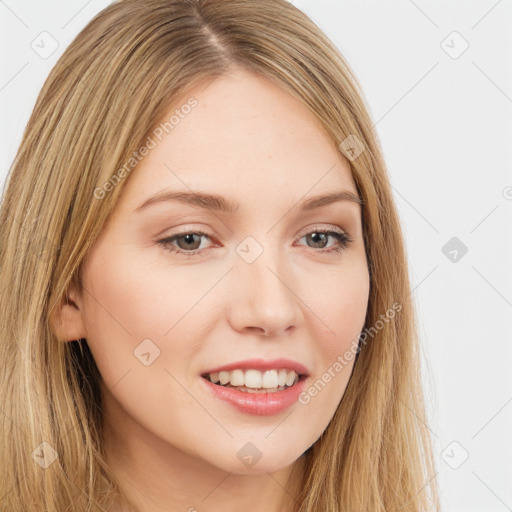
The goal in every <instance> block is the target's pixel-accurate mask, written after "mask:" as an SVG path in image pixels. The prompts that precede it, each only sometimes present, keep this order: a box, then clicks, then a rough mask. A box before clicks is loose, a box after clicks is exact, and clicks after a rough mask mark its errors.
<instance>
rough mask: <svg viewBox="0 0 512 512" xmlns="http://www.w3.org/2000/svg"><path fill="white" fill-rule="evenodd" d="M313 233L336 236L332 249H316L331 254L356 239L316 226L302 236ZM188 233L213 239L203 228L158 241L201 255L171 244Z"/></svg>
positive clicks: (168, 248)
mask: <svg viewBox="0 0 512 512" xmlns="http://www.w3.org/2000/svg"><path fill="white" fill-rule="evenodd" d="M313 233H322V234H326V235H332V236H333V237H334V238H336V239H337V240H338V244H336V245H335V246H334V247H332V248H330V249H319V250H317V251H316V252H320V253H329V254H330V253H341V252H342V251H344V250H345V249H346V248H347V247H348V246H349V245H350V244H351V243H352V242H353V241H354V240H353V239H352V238H351V237H350V235H349V234H348V233H342V232H339V231H334V230H332V229H325V228H318V229H316V228H315V229H313V230H312V231H309V232H308V233H306V234H305V235H303V236H301V237H300V238H304V237H305V236H307V235H311V234H313ZM186 235H199V236H206V237H207V238H210V239H211V237H210V235H209V234H208V233H206V232H204V231H201V230H195V231H184V232H183V233H177V234H176V235H173V236H170V237H166V238H163V239H161V240H158V242H157V243H159V244H160V245H162V246H163V247H164V248H165V250H166V251H169V252H171V253H174V254H182V255H184V256H188V257H191V256H198V255H200V254H201V252H202V251H200V250H199V251H198V250H197V249H195V251H194V252H192V251H181V250H179V249H177V248H176V247H175V246H173V245H170V244H171V243H172V242H173V241H174V240H176V239H177V238H181V237H184V236H186ZM299 240H300V239H299ZM311 249H314V247H311Z"/></svg>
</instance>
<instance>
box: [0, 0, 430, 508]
mask: <svg viewBox="0 0 512 512" xmlns="http://www.w3.org/2000/svg"><path fill="white" fill-rule="evenodd" d="M232 66H237V67H241V68H244V69H246V70H250V71H252V72H255V73H258V74H259V75H262V76H264V77H267V78H268V79H270V80H273V81H274V82H275V83H277V84H278V85H279V86H280V87H282V88H283V89H285V90H286V91H288V92H289V93H290V94H291V95H293V96H294V97H295V98H297V99H298V100H300V101H301V102H302V103H303V104H304V105H305V106H306V107H307V108H308V109H309V110H310V111H311V112H312V113H313V114H314V115H315V116H316V118H318V120H319V121H320V122H321V123H322V125H323V126H324V127H325V129H326V130H327V132H328V133H329V134H330V136H331V138H332V143H333V146H334V147H335V148H336V149H337V150H338V147H341V148H346V146H344V143H345V142H344V141H347V140H351V141H358V143H359V144H360V147H361V148H364V150H363V152H362V153H361V154H360V155H359V156H358V157H357V158H351V159H350V158H349V161H350V165H351V169H352V173H353V178H354V181H355V183H356V186H357V188H358V191H359V194H360V197H361V198H362V200H363V205H362V221H363V231H364V239H365V245H366V251H367V260H368V265H369V269H370V298H369V303H368V312H367V318H366V323H365V328H368V329H372V328H373V331H371V332H372V336H371V339H366V340H364V343H361V345H360V350H359V352H358V354H357V357H356V363H355V365H354V369H353V373H352V376H351V379H350V381H349V384H348V387H347V389H346V392H345V394H344V396H343V399H342V401H341V403H340V405H339V407H338V409H337V411H336V413H335V415H334V417H333V418H332V420H331V422H330V424H329V425H328V427H327V428H326V430H325V431H324V433H323V434H322V435H321V437H320V438H319V439H318V440H317V441H316V442H315V443H314V445H313V446H312V447H311V448H310V449H309V450H308V452H307V453H306V455H305V457H306V465H305V472H304V480H303V485H302V486H301V491H300V495H299V496H296V509H297V511H300V512H319V511H323V512H341V511H354V512H355V511H365V512H368V511H372V512H384V511H385V512H394V511H399V510H400V511H401V512H419V511H424V510H427V509H429V510H430V509H432V510H438V509H439V505H438V495H437V489H436V480H435V478H434V463H433V457H432V447H431V440H430V437H429V432H428V431H427V427H426V426H425V424H424V423H423V420H424V418H425V410H424V402H423V392H422V387H421V380H420V353H419V351H418V339H417V328H416V323H415V322H416V320H415V312H414V304H413V302H412V299H411V295H410V293H411V290H410V283H409V277H408V264H407V259H406V252H405V247H404V242H403V236H402V232H401V228H400V224H399V220H398V216H397V212H396V208H395V205H394V202H393V198H392V194H391V190H390V185H389V180H388V176H387V170H386V166H385V163H384V160H383V156H382V153H381V149H380V143H379V141H378V137H377V135H376V133H375V131H374V128H373V126H372V122H371V119H370V116H369V113H368V108H367V106H366V104H365V100H364V96H363V93H362V91H361V87H360V84H359V82H358V81H357V79H356V78H355V77H354V75H353V73H352V71H351V70H350V68H349V67H348V65H347V63H346V62H345V61H344V59H343V57H342V55H341V54H340V53H339V51H338V50H337V49H336V47H335V46H334V45H333V44H332V42H330V41H329V39H328V38H327V37H326V36H325V35H324V34H323V33H322V32H321V30H320V29H319V28H318V27H317V26H316V25H315V24H314V23H313V22H312V21H311V20H310V19H309V18H308V17H307V16H306V15H305V14H304V13H302V12H301V11H300V10H299V9H297V8H295V7H294V6H293V5H292V4H290V3H288V2H287V1H286V0H258V1H249V0H230V1H225V0H224V1H223V0H124V1H120V2H117V3H113V4H111V5H110V6H109V7H107V8H106V9H104V10H103V11H101V12H100V13H99V14H98V15H97V16H96V17H95V18H94V19H93V20H92V21H91V22H90V23H89V24H88V25H87V26H86V27H85V28H84V29H83V30H82V32H81V33H80V34H79V35H78V36H77V37H76V39H75V40H74V41H73V42H72V43H71V45H70V46H69V47H68V48H67V50H66V51H65V52H64V54H63V55H62V57H61V58H60V59H59V61H58V62H57V64H56V65H55V67H54V68H53V70H52V71H51V73H50V75H49V77H48V79H47V80H46V82H45V84H44V86H43V88H42V90H41V92H40V94H39V97H38V99H37V102H36V105H35V107H34V110H33V113H32V115H31V117H30V120H29V122H28V124H27V127H26V130H25V132H24V135H23V140H22V142H21V146H20V148H19V151H18V153H17V155H16V157H15V159H14V162H13V164H12V166H11V169H10V171H9V175H8V182H7V187H6V189H5V191H4V196H3V199H2V205H1V209H0V286H1V293H0V333H1V342H0V359H1V361H2V364H1V366H0V368H1V370H0V372H1V373H0V384H1V390H2V391H1V398H0V400H1V401H0V407H1V412H2V414H0V425H1V427H0V429H1V430H0V467H1V478H0V509H1V510H10V511H12V512H18V511H19V512H27V511H32V510H37V511H39V510H41V511H42V510H45V511H56V512H64V511H69V512H84V511H86V510H87V511H96V512H99V511H101V510H107V509H108V508H109V506H110V505H111V503H112V502H113V499H114V496H115V494H116V493H117V492H118V487H117V482H116V479H115V477H114V475H113V474H111V471H110V469H109V466H108V464H107V463H106V461H105V458H104V451H103V447H102V443H101V439H102V411H101V394H100V393H99V385H98V383H99V381H100V378H101V376H100V375H99V372H98V370H97V367H96V365H95V363H94V360H93V359H92V356H91V354H90V352H89V351H88V349H87V344H86V343H82V344H78V342H71V343H63V342H62V341H59V340H58V339H57V337H56V335H55V333H54V332H53V330H52V328H51V325H52V323H51V318H53V316H52V315H53V313H54V312H55V310H56V308H57V306H58V305H59V304H61V303H62V302H63V301H65V300H66V296H67V290H68V287H69V285H70V283H74V284H76V285H77V286H78V287H79V289H81V287H80V284H81V283H80V275H81V274H80V271H81V268H82V264H83V262H84V259H85V258H86V256H87V254H88V251H89V249H90V248H91V247H92V245H93V244H94V242H95V240H96V238H97V237H98V235H99V234H100V232H101V230H102V227H103V226H104V224H105V222H106V221H107V219H108V218H109V216H110V214H111V213H112V211H113V209H114V207H115V204H116V200H117V198H118V196H119V194H120V193H121V191H122V189H123V187H124V185H125V183H126V181H127V180H126V179H125V180H122V181H120V182H119V184H117V186H115V187H113V188H112V190H111V191H110V192H109V193H108V194H105V197H103V198H102V199H101V200H98V199H97V197H96V196H95V195H94V193H95V191H96V190H97V189H98V187H102V184H105V183H106V182H107V181H109V179H110V178H111V177H112V176H113V175H114V174H115V173H116V171H117V170H118V169H119V168H120V167H121V166H122V165H123V164H124V163H125V162H126V161H127V160H129V158H130V156H131V155H132V154H133V152H134V151H136V150H137V149H138V148H140V147H141V145H142V144H143V142H144V141H145V140H146V139H147V137H148V134H149V133H151V130H153V129H154V127H155V126H156V124H157V123H158V122H159V121H160V119H161V116H162V113H163V112H165V111H166V109H167V108H169V106H170V105H171V104H172V102H173V101H174V99H175V98H176V97H177V95H179V94H183V93H184V92H186V91H187V90H188V89H189V88H191V87H193V86H195V85H196V84H198V83H200V82H201V81H204V80H206V81H207V80H211V79H213V78H215V77H218V76H220V75H222V74H223V73H225V72H227V71H229V69H230V68H231V67H232ZM349 136H350V137H351V139H347V137H349ZM340 143H341V146H340ZM361 144H362V145H361ZM344 154H345V156H347V157H348V156H350V155H348V154H347V152H346V151H345V152H344ZM351 154H352V155H353V153H351ZM128 179H129V178H128ZM395 303H399V304H400V305H401V308H400V312H399V313H397V314H396V315H394V316H393V317H392V318H388V320H387V321H386V322H382V314H384V313H385V312H386V311H388V310H389V309H390V307H391V306H392V304H395ZM378 322H380V324H381V327H380V328H378V329H376V328H375V325H376V324H378Z"/></svg>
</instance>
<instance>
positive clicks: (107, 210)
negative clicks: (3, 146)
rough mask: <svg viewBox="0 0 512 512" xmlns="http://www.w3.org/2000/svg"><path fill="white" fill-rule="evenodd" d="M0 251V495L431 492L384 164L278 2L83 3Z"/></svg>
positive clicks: (365, 119)
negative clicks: (83, 17)
mask: <svg viewBox="0 0 512 512" xmlns="http://www.w3.org/2000/svg"><path fill="white" fill-rule="evenodd" d="M0 247H1V249H0V263H1V266H0V272H1V274H0V277H1V283H2V292H1V295H0V322H1V324H0V327H1V332H2V340H1V345H0V347H1V348H0V350H1V356H2V358H3V361H4V363H3V365H2V373H1V376H2V395H1V396H2V399H1V400H2V401H1V408H2V411H3V413H4V414H3V415H2V420H1V421H2V423H1V428H2V430H1V436H0V438H1V441H0V446H1V452H0V463H1V467H2V472H3V474H2V479H1V484H0V485H1V487H0V496H1V497H0V509H2V510H12V511H28V510H30V511H31V510H38V511H39V510H52V511H58V512H61V511H62V512H64V511H77V512H78V511H84V510H89V511H102V510H108V511H111V512H119V511H123V512H125V511H132V510H137V511H138V510H144V511H154V512H160V511H164V510H165V511H169V510H188V511H194V510H198V511H213V510H224V511H229V510H235V509H236V510H239V509H243V507H245V509H247V510H251V511H252V512H255V511H256V512H259V511H260V510H261V511H263V510H265V511H274V510H275V511H278V510H279V511H289V512H291V511H294V512H295V511H300V512H306V511H307V512H313V511H315V512H316V511H329V512H332V511H342V510H343V511H347V510H351V511H356V510H357V511H363V510H364V511H370V510H371V511H386V512H389V511H398V510H401V511H403V512H406V511H411V512H412V511H415V512H418V511H423V510H427V509H434V510H438V498H437V493H436V487H435V479H433V475H434V469H433V462H432V454H431V448H430V440H429V437H428V432H427V431H426V427H425V426H424V423H423V421H422V418H424V414H425V412H424V408H423V402H422V391H421V387H420V377H419V360H418V357H419V356H418V352H417V338H416V327H415V323H414V310H413V305H412V302H411V298H410V285H409V280H408V271H407V260H406V254H405V250H404V244H403V239H402V234H401V230H400V225H399V221H398V218H397V214H396V209H395V205H394V203H393V199H392V195H391V192H390V185H389V182H388V177H387V173H386V168H385V163H384V161H383V158H382V154H381V151H380V149H379V143H378V140H377V137H376V134H375V133H374V131H373V129H372V123H371V120H370V117H369V115H368V111H367V108H366V106H365V104H364V101H363V94H362V92H361V90H360V86H359V84H358V82H357V80H356V79H355V78H354V76H353V75H352V73H351V71H350V69H349V67H348V66H347V64H346V63H345V61H344V60H343V58H342V56H341V55H340V53H339V52H338V50H337V49H336V48H335V47H334V46H333V44H332V43H331V42H330V41H329V40H328V39H327V38H326V36H325V35H324V34H323V33H322V32H321V31H320V30H319V28H318V27H317V26H316V25H315V24H314V23H313V22H312V21H311V20H310V19H308V18H307V16H306V15H304V14H303V13H302V12H301V11H299V10H298V9H297V8H295V7H294V6H293V5H291V4H289V3H288V2H286V1H284V0H277V1H276V0H259V1H258V2H248V1H246V0H232V1H230V2H223V1H221V0H142V1H141V0H125V1H121V2H117V3H115V4H112V5H110V6H109V7H108V8H106V9H105V10H103V11H102V12H101V13H99V14H98V15H97V16H96V17H95V18H94V19H93V20H92V21H91V22H90V23H89V25H88V26H87V27H85V29H84V30H83V31H82V32H81V33H80V34H79V35H78V36H77V38H76V39H75V41H73V43H72V44H71V45H70V46H69V48H68V49H67V50H66V51H65V53H64V54H63V56H62V57H61V59H60V60H59V61H58V63H57V65H56V66H55V68H54V69H53V70H52V72H51V73H50V76H49V77H48V79H47V81H46V83H45V85H44V87H43V89H42V91H41V93H40V96H39V98H38V101H37V104H36V106H35V108H34V112H33V114H32V116H31V118H30V120H29V123H28V126H27V129H26V131H25V134H24V137H23V140H22V143H21V147H20V149H19V152H18V154H17V156H16V158H15V161H14V163H13V166H12V168H11V171H10V176H9V181H8V186H7V188H6V192H5V195H4V197H3V202H2V206H1V211H0Z"/></svg>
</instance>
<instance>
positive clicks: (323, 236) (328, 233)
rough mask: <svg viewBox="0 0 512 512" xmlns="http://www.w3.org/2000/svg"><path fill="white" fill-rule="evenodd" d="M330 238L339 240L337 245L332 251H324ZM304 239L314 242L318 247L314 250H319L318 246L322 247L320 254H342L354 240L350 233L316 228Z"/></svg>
mask: <svg viewBox="0 0 512 512" xmlns="http://www.w3.org/2000/svg"><path fill="white" fill-rule="evenodd" d="M329 237H333V238H335V239H336V240H337V243H336V244H335V245H334V246H333V247H331V248H330V249H324V247H325V246H326V245H327V240H328V239H329ZM302 238H306V239H308V240H312V241H313V244H315V245H316V247H314V248H318V245H320V247H319V248H320V249H322V250H321V251H319V252H326V253H331V252H335V253H340V252H342V251H343V250H345V249H346V248H347V247H348V246H349V245H350V244H351V243H352V242H353V240H352V238H350V235H349V234H348V233H344V232H342V231H337V230H333V229H326V228H314V231H310V232H309V233H307V234H306V235H304V236H303V237H302Z"/></svg>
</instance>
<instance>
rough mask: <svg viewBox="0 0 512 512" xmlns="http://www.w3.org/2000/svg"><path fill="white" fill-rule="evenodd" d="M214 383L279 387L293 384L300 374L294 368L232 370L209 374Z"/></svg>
mask: <svg viewBox="0 0 512 512" xmlns="http://www.w3.org/2000/svg"><path fill="white" fill-rule="evenodd" d="M208 378H209V380H210V381H211V382H213V383H214V384H220V385H222V386H225V385H227V386H233V387H242V388H243V387H245V388H250V389H261V388H264V389H278V388H283V387H284V386H285V385H286V386H288V387H289V386H292V385H293V384H295V383H296V382H297V381H298V380H299V376H298V374H297V373H296V372H295V371H293V370H287V369H284V368H281V369H275V370H265V371H263V372H261V371H260V370H252V369H251V370H245V371H244V370H240V369H237V370H232V371H229V372H228V371H221V372H214V373H210V374H208Z"/></svg>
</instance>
